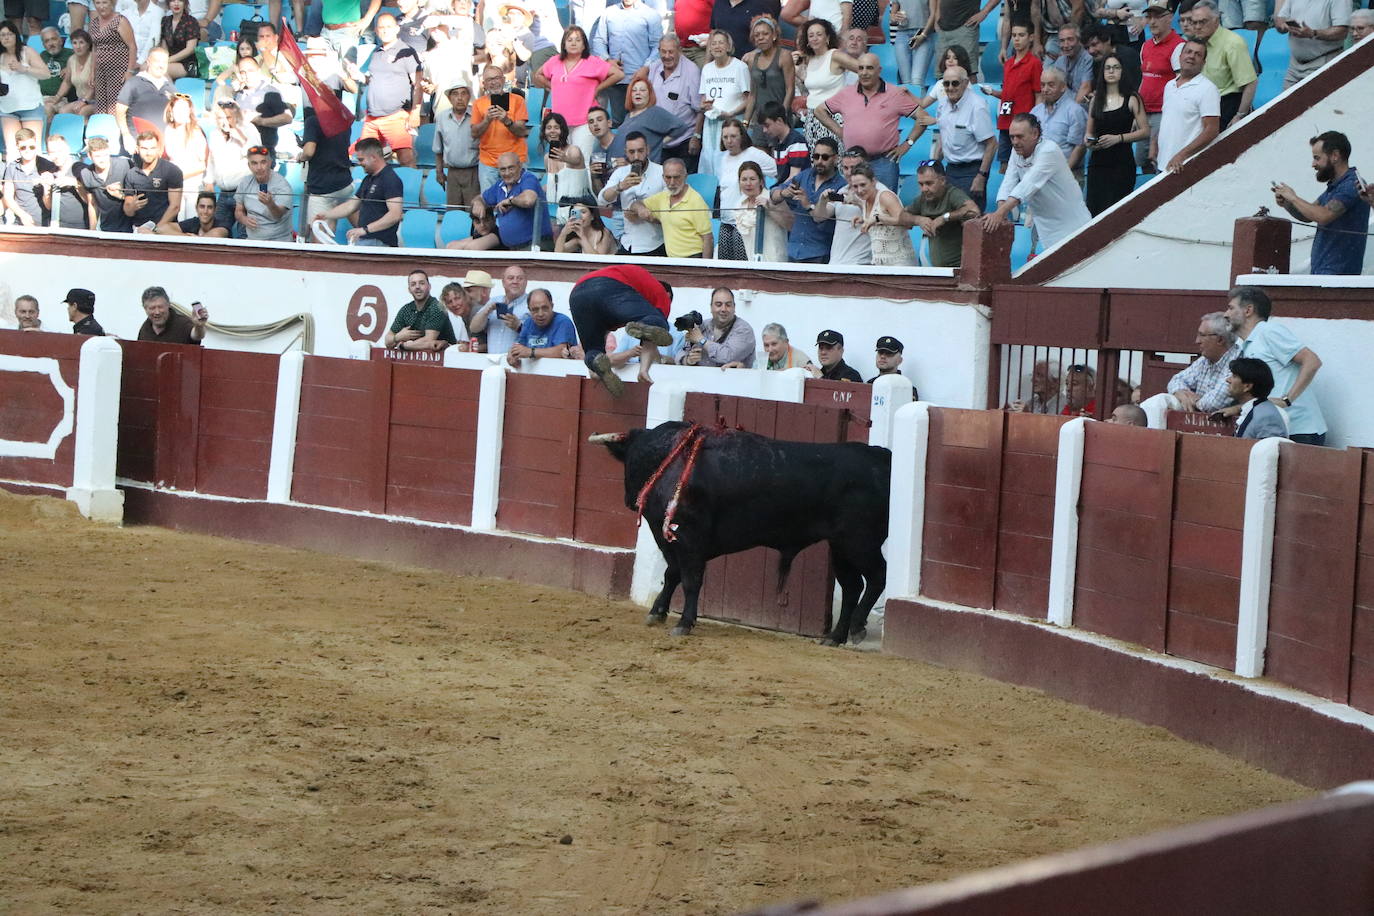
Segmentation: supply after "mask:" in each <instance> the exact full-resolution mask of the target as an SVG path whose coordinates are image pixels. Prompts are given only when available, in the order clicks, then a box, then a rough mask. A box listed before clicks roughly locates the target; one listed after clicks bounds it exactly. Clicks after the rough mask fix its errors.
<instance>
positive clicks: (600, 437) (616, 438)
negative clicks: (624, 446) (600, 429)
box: [587, 433, 626, 442]
mask: <svg viewBox="0 0 1374 916" xmlns="http://www.w3.org/2000/svg"><path fill="white" fill-rule="evenodd" d="M625 439H626V434H625V433H594V434H592V435H590V436H588V437H587V441H588V442H624V441H625Z"/></svg>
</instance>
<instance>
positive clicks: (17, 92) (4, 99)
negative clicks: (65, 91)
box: [0, 19, 49, 159]
mask: <svg viewBox="0 0 1374 916" xmlns="http://www.w3.org/2000/svg"><path fill="white" fill-rule="evenodd" d="M0 73H3V74H4V80H5V85H6V87H8V89H9V92H8V93H6V94H5V95H0V125H3V129H4V135H5V149H6V150H7V151H9V155H10V158H11V159H14V158H16V156H15V153H14V149H15V145H14V135H15V134H16V133H18V132H19V129H20V128H23V127H26V128H28V129H29V130H31V131H33V132H34V133H35V134H36V135H38V137H40V138H41V137H42V136H43V92H42V90H41V89H39V88H38V81H39V80H45V79H47V78H48V76H49V73H48V65H47V64H45V63H43V58H41V57H39V56H38V52H37V51H35V50H34V49H33V48H30V47H28V46H27V45H25V44H24V40H23V39H22V38H20V37H19V28H18V27H17V26H16V25H15V24H14V23H13V22H10V21H9V20H8V19H6V20H3V21H0ZM39 146H42V143H40V144H39Z"/></svg>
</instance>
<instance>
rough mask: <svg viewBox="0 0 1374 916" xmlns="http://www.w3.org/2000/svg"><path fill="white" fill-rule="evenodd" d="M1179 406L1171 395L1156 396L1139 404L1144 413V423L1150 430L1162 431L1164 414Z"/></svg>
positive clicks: (1164, 420)
mask: <svg viewBox="0 0 1374 916" xmlns="http://www.w3.org/2000/svg"><path fill="white" fill-rule="evenodd" d="M1180 406H1181V405H1180V404H1179V403H1178V399H1177V398H1175V397H1174V396H1173V395H1172V394H1156V395H1152V396H1150V397H1148V398H1146V399H1145V400H1143V401H1141V402H1140V409H1141V410H1143V411H1145V421H1146V422H1147V423H1149V424H1150V429H1163V428H1164V424H1165V422H1166V420H1167V418H1166V416H1165V414H1167V413H1168V412H1169V411H1171V410H1178V409H1179V407H1180Z"/></svg>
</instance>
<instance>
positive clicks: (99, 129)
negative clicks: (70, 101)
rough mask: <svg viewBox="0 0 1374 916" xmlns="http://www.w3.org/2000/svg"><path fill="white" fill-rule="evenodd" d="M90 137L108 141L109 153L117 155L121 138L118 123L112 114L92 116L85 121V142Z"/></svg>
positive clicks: (88, 140) (121, 141)
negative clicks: (102, 138)
mask: <svg viewBox="0 0 1374 916" xmlns="http://www.w3.org/2000/svg"><path fill="white" fill-rule="evenodd" d="M92 137H104V138H105V139H106V140H109V141H110V152H111V153H115V154H118V152H119V150H120V147H121V145H122V144H123V138H122V137H121V136H120V133H119V122H118V121H116V120H115V116H114V115H112V114H93V115H91V116H90V118H88V119H87V120H86V142H87V143H89V142H90V140H91V138H92Z"/></svg>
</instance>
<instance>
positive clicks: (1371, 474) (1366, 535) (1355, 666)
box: [1350, 452, 1374, 713]
mask: <svg viewBox="0 0 1374 916" xmlns="http://www.w3.org/2000/svg"><path fill="white" fill-rule="evenodd" d="M1363 464H1364V468H1363V470H1364V476H1363V478H1362V480H1361V485H1360V506H1359V511H1360V521H1359V540H1358V541H1357V542H1356V547H1355V600H1354V602H1353V605H1354V606H1353V611H1352V613H1353V616H1354V620H1353V623H1352V626H1351V628H1350V629H1351V633H1350V705H1351V706H1354V707H1355V708H1356V709H1359V710H1362V711H1364V712H1370V713H1374V452H1365V453H1364V455H1363Z"/></svg>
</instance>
